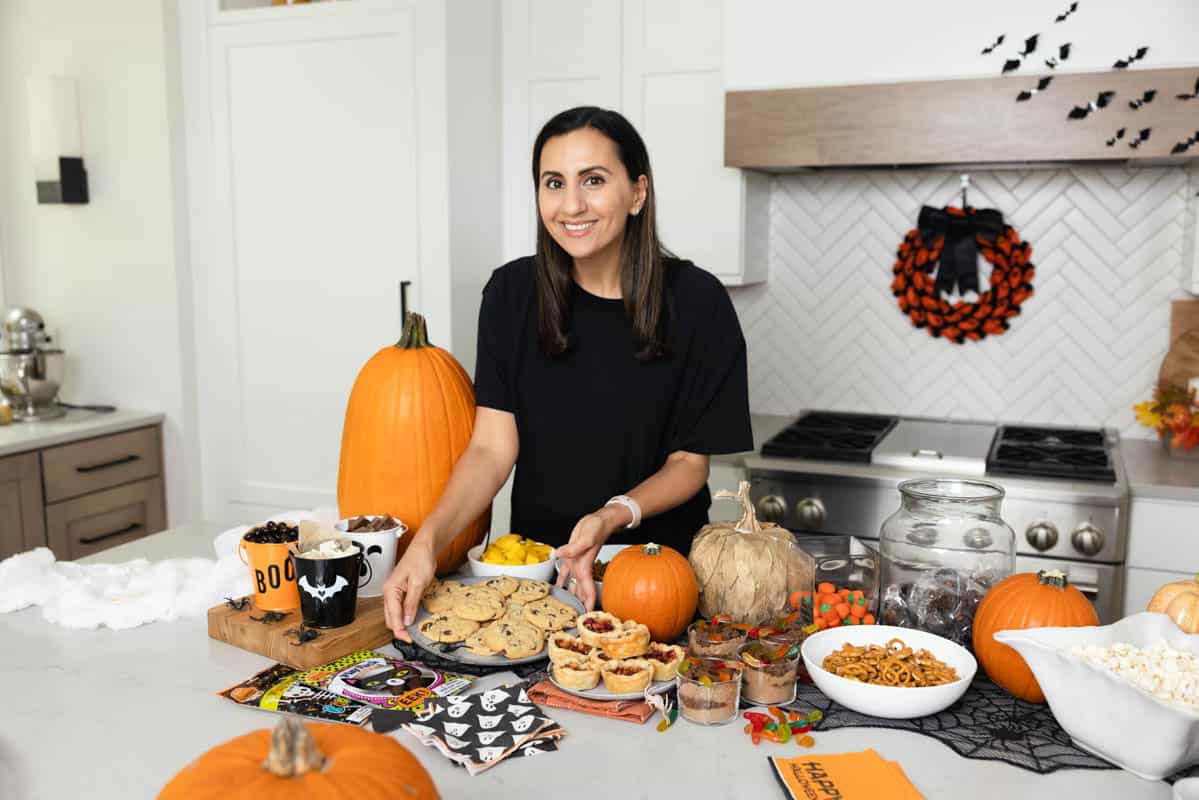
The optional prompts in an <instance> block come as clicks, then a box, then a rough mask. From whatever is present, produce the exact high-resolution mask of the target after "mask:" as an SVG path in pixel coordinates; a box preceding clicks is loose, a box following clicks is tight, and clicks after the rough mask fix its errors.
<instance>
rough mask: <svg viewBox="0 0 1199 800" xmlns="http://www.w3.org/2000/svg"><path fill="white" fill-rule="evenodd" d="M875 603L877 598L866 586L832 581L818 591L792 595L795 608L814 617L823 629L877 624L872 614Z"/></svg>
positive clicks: (815, 623) (807, 615)
mask: <svg viewBox="0 0 1199 800" xmlns="http://www.w3.org/2000/svg"><path fill="white" fill-rule="evenodd" d="M873 603H874V598H873V597H871V596H870V595H868V594H866V592H865V591H863V590H862V589H850V588H848V587H846V586H837V585H835V584H833V583H828V582H825V583H820V584H818V585H817V586H816V591H814V592H795V593H794V594H792V595H791V607H792V608H794V609H795V610H797V611H800V612H803V613H801V616H802V617H803V618H804V619H810V620H812V624H813V625H815V626H816V629H817V630H821V631H822V630H825V629H826V628H836V627H839V626H841V625H873V624H874V614H872V613H870V607H871V605H872V604H873Z"/></svg>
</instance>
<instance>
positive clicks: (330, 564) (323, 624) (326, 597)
mask: <svg viewBox="0 0 1199 800" xmlns="http://www.w3.org/2000/svg"><path fill="white" fill-rule="evenodd" d="M351 544H353V546H354V552H352V553H350V554H348V555H344V556H338V557H336V558H304V557H303V556H299V555H296V554H295V553H292V556H291V559H292V561H293V562H294V563H295V567H296V584H297V586H298V587H299V590H300V613H301V614H302V615H303V617H304V622H305V624H307V625H311V626H312V627H314V628H340V627H341V626H342V625H349V624H350V623H351V622H353V621H354V612H355V610H356V607H357V605H358V587H359V586H361V585H363V584H365V583H366V582H367V580H369V579H370V578H369V575H366V576H362V577H361V578H360V577H359V572H360V571H361V569H362V560H363V558H364V557H365V556H364V555H363V553H362V545H360V544H358V543H357V542H351Z"/></svg>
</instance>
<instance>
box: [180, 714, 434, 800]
mask: <svg viewBox="0 0 1199 800" xmlns="http://www.w3.org/2000/svg"><path fill="white" fill-rule="evenodd" d="M327 797H353V798H356V800H401V799H402V800H438V798H440V795H439V794H438V793H437V787H435V786H434V785H433V779H432V778H430V777H429V773H428V772H426V771H425V768H424V767H423V766H421V763H420V762H419V761H418V760H417V759H416V756H414V755H412V753H409V752H408V750H407V749H405V748H404V746H403V745H401V744H400V743H399V742H397V741H396V740H395V739H392V738H391V737H390V736H383V735H382V734H378V733H371V732H369V731H364V730H362V729H361V728H355V727H351V726H349V725H305V724H304V723H302V722H300V721H299V720H298V719H296V718H295V717H284V718H283V719H281V720H279V724H278V725H276V726H275V730H274V731H268V730H258V731H252V732H250V733H247V734H246V735H244V736H239V737H237V738H236V739H232V740H230V741H228V742H225V743H224V744H222V745H218V746H217V747H214V748H213V749H211V750H209V751H208V752H207V753H204V754H203V755H202V756H200V757H199V758H197V759H196V760H195V761H193V762H192V763H191V764H188V765H187V766H186V767H184V768H183V769H182V770H181V771H180V772H179V774H178V775H176V776H175V777H174V778H172V779H171V781H170V783H168V784H167V785H166V786H164V787H163V789H162V792H161V793H159V795H158V800H273V799H274V798H287V800H308V798H313V800H316V799H317V798H327Z"/></svg>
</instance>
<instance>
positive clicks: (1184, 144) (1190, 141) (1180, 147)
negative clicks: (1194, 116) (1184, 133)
mask: <svg viewBox="0 0 1199 800" xmlns="http://www.w3.org/2000/svg"><path fill="white" fill-rule="evenodd" d="M1197 144H1199V131H1195V132H1194V133H1193V134H1192V135H1191V136H1188V137H1187V138H1186V139H1185V140H1184V141H1181V142H1177V143H1175V145H1174V147H1173V148H1171V150H1170V155H1172V156H1176V155H1178V154H1179V153H1185V152H1186V151H1187V150H1190V149H1191V148H1192V147H1194V146H1195V145H1197Z"/></svg>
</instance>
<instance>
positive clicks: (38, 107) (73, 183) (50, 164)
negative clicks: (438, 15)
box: [29, 78, 88, 203]
mask: <svg viewBox="0 0 1199 800" xmlns="http://www.w3.org/2000/svg"><path fill="white" fill-rule="evenodd" d="M29 132H30V137H31V138H30V141H31V142H32V145H33V175H34V180H35V181H37V201H38V202H39V203H86V202H87V201H88V194H87V170H85V169H84V168H83V144H82V141H81V137H80V135H79V92H78V90H77V88H76V86H75V80H74V79H73V78H31V79H30V80H29Z"/></svg>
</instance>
